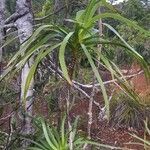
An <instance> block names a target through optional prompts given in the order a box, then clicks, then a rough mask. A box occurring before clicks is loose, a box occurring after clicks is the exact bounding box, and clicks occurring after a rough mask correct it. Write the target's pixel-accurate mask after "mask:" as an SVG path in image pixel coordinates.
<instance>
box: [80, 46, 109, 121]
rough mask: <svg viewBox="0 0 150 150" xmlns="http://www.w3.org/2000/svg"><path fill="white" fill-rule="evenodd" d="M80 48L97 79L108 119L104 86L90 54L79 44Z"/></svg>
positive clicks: (107, 104) (107, 102) (107, 103)
mask: <svg viewBox="0 0 150 150" xmlns="http://www.w3.org/2000/svg"><path fill="white" fill-rule="evenodd" d="M81 47H82V49H83V51H84V53H85V55H86V56H87V58H88V61H89V63H90V65H91V67H92V70H93V72H94V74H95V76H96V78H97V80H98V82H99V84H100V86H101V89H102V93H103V97H104V101H105V106H106V114H107V116H108V118H109V100H108V97H107V93H106V89H105V86H104V84H103V81H102V79H101V77H100V75H99V72H98V70H97V68H96V66H95V64H94V62H93V60H92V57H91V55H90V53H89V52H88V50H87V48H86V46H85V45H83V44H81Z"/></svg>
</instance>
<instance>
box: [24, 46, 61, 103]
mask: <svg viewBox="0 0 150 150" xmlns="http://www.w3.org/2000/svg"><path fill="white" fill-rule="evenodd" d="M59 46H60V43H59V44H56V45H54V46H52V47H50V48H47V50H46V51H45V52H43V51H44V50H42V51H41V52H40V53H39V54H38V56H37V58H36V59H35V61H34V64H33V65H32V66H31V68H30V71H29V74H28V76H27V79H26V84H25V88H24V102H25V101H26V94H27V91H28V89H29V86H30V82H31V80H32V78H33V76H34V74H35V71H36V68H37V66H38V64H39V62H40V61H41V60H42V59H43V58H44V57H45V56H46V55H48V54H49V53H50V52H51V51H52V50H54V49H55V48H57V47H59Z"/></svg>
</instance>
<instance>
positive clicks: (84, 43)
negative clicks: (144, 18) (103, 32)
mask: <svg viewBox="0 0 150 150" xmlns="http://www.w3.org/2000/svg"><path fill="white" fill-rule="evenodd" d="M100 6H105V7H106V8H107V9H109V11H111V13H110V12H109V13H105V12H104V13H101V14H100V15H96V11H97V8H99V7H100ZM100 18H104V19H105V18H113V19H115V20H119V21H121V22H122V23H125V24H127V25H128V26H130V27H133V28H135V29H136V30H137V31H138V32H140V33H142V34H143V35H145V36H146V37H148V36H150V32H148V31H146V30H144V29H143V28H141V27H139V26H138V25H137V23H135V22H133V21H130V20H128V19H126V18H124V17H122V16H121V15H120V14H117V13H116V11H114V10H113V8H112V6H111V5H109V4H108V3H106V2H105V1H104V0H102V1H100V2H98V1H96V0H91V1H90V2H89V5H88V6H87V8H86V9H85V10H82V11H79V12H78V13H77V15H76V18H75V20H71V19H69V20H68V21H69V22H71V23H72V24H73V25H74V28H73V29H64V28H62V27H59V26H56V25H41V26H40V27H39V28H38V29H37V30H36V31H35V32H34V33H33V35H32V36H31V37H30V38H29V39H28V40H27V41H26V42H25V43H23V44H22V45H21V47H20V50H19V51H18V52H17V53H16V55H15V56H14V57H13V58H12V59H11V60H10V62H9V64H8V69H7V70H6V71H5V72H4V74H3V75H2V78H1V79H3V77H5V76H6V75H7V74H8V73H10V71H12V69H13V70H14V71H13V73H15V72H17V71H18V70H20V69H21V68H22V67H23V65H24V64H25V63H26V62H27V60H28V59H29V58H30V56H31V55H33V54H35V53H36V54H37V55H36V57H35V61H34V64H33V65H32V67H31V69H30V72H29V74H28V78H27V81H26V85H25V91H24V93H25V95H24V100H25V97H26V93H27V90H28V88H29V85H30V82H31V79H32V78H33V76H34V74H35V72H36V68H37V66H38V64H39V62H41V61H42V59H43V58H45V57H46V56H47V55H48V54H49V53H51V52H52V51H53V50H55V49H59V62H60V67H61V69H62V72H63V75H64V78H65V79H66V80H67V81H68V83H69V84H72V76H70V72H74V67H73V68H69V66H67V64H66V61H65V58H66V55H65V53H66V52H68V51H69V52H70V53H71V54H72V57H73V58H72V63H74V64H73V65H76V60H78V59H79V60H81V58H80V57H79V56H83V55H84V56H86V57H87V59H88V61H89V64H90V66H91V68H92V70H93V72H94V75H95V76H96V78H97V81H98V82H99V84H100V86H101V89H102V93H103V97H104V101H105V105H106V108H107V115H108V116H109V101H108V97H107V93H106V89H105V86H104V84H103V81H102V79H101V76H100V75H99V72H98V70H97V67H96V65H95V62H94V60H93V56H92V55H91V52H93V51H94V52H96V54H98V56H100V58H101V61H102V63H104V65H105V67H106V68H107V69H108V70H109V71H110V72H111V74H112V75H114V76H115V77H116V78H117V79H119V77H120V76H122V74H121V72H120V71H119V69H118V68H117V67H116V66H115V65H114V64H113V63H112V62H111V61H110V60H109V59H108V58H107V57H104V56H103V54H102V53H101V52H100V51H99V49H98V48H97V45H98V44H105V45H114V46H116V47H118V46H119V47H121V48H122V49H124V50H125V51H126V52H128V53H129V54H130V55H132V56H133V57H134V58H136V59H137V60H138V61H139V62H140V64H141V65H142V66H143V68H144V71H145V74H146V76H147V77H149V76H150V72H149V68H148V66H147V63H146V62H145V60H144V58H143V57H142V56H141V55H139V54H138V53H137V51H136V50H135V49H134V48H133V47H131V46H130V45H129V44H128V43H127V42H126V41H125V40H124V39H123V38H122V37H121V36H120V34H119V33H118V32H117V31H116V30H115V29H114V28H113V27H112V26H110V25H109V24H106V23H103V25H104V26H105V27H106V28H108V29H109V30H111V32H113V33H114V34H115V35H116V36H117V37H118V39H119V40H118V42H117V43H116V42H113V41H111V40H109V39H104V38H100V37H99V31H98V30H97V29H96V28H95V25H96V23H95V22H97V21H98V20H99V19H100ZM78 53H79V54H81V53H82V55H78ZM95 59H97V58H95ZM68 71H69V73H68ZM119 81H120V82H121V83H122V84H123V87H124V88H125V89H126V90H127V92H128V93H129V94H130V95H131V96H133V97H134V98H135V96H134V94H133V92H131V91H130V90H129V88H128V86H129V85H128V84H127V82H126V80H125V79H124V78H123V80H119Z"/></svg>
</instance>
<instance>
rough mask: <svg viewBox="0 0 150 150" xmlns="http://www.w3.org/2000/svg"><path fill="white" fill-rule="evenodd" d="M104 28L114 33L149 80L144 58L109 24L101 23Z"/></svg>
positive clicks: (149, 73)
mask: <svg viewBox="0 0 150 150" xmlns="http://www.w3.org/2000/svg"><path fill="white" fill-rule="evenodd" d="M103 24H104V25H105V26H107V27H108V28H109V29H110V30H111V31H112V32H114V33H115V35H116V36H118V37H119V39H120V40H121V41H122V42H123V43H124V44H125V45H126V46H127V47H128V49H127V50H128V52H129V53H130V54H131V55H133V56H134V57H135V58H136V59H137V60H138V61H139V62H140V64H141V65H142V66H143V69H144V72H145V75H146V78H147V79H149V77H150V71H149V68H148V64H147V63H146V61H145V60H144V58H143V57H142V56H141V55H140V54H139V53H138V52H137V51H136V50H134V48H133V47H131V46H130V45H129V44H128V43H127V42H126V41H125V40H124V39H123V38H122V37H121V36H120V34H119V33H118V32H117V31H116V30H115V29H114V28H113V27H112V26H110V25H109V24H106V23H103Z"/></svg>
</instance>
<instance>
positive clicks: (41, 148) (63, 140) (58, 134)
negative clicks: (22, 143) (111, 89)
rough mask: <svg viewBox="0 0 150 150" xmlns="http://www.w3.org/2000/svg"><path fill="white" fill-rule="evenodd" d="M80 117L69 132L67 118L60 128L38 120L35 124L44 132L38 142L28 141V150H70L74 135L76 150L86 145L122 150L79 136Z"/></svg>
mask: <svg viewBox="0 0 150 150" xmlns="http://www.w3.org/2000/svg"><path fill="white" fill-rule="evenodd" d="M78 119H79V118H78V117H77V118H76V120H75V122H74V123H73V124H72V130H71V131H69V130H68V129H66V128H65V126H66V125H65V121H66V117H63V119H62V122H61V125H60V128H56V127H54V126H52V125H50V124H48V123H45V121H44V120H43V119H42V118H39V119H36V121H35V124H36V127H38V129H39V130H42V132H41V133H40V134H37V135H38V137H36V140H32V139H27V138H25V139H26V140H28V141H30V142H31V143H32V145H31V146H30V147H28V148H27V149H28V150H69V149H70V145H69V138H70V137H69V135H70V134H72V136H71V138H72V139H71V140H72V144H73V149H74V150H79V149H83V147H84V145H85V144H90V145H93V148H94V149H97V148H111V149H112V148H115V149H121V148H119V147H118V148H117V147H113V146H109V145H104V144H100V143H97V142H93V141H91V140H87V139H85V138H83V137H81V136H79V135H77V122H78Z"/></svg>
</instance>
